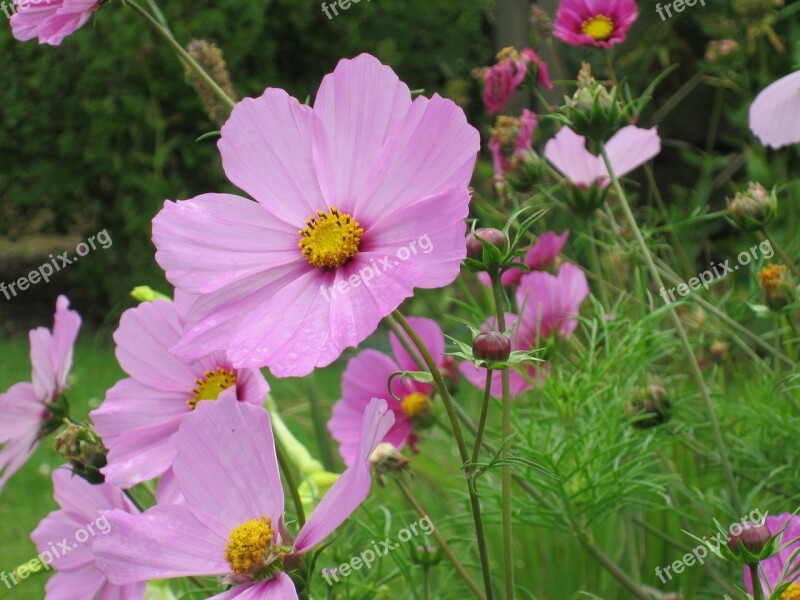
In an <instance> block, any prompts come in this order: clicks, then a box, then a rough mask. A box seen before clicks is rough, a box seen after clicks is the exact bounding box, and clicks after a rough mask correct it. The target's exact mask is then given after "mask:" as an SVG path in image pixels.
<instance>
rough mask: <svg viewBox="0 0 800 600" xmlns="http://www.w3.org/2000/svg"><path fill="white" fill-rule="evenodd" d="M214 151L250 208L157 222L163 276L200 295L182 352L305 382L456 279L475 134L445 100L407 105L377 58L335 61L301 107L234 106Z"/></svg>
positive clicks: (194, 206) (217, 203) (208, 205)
mask: <svg viewBox="0 0 800 600" xmlns="http://www.w3.org/2000/svg"><path fill="white" fill-rule="evenodd" d="M218 146H219V150H220V152H221V154H222V162H223V167H224V168H225V172H226V175H227V176H228V178H229V179H230V180H231V181H232V182H233V183H234V184H236V185H238V186H239V187H241V188H242V189H244V190H245V191H247V192H248V193H250V195H251V196H253V197H254V198H255V199H256V202H252V201H250V200H247V199H245V198H242V197H240V196H234V195H231V194H205V195H202V196H198V197H197V198H194V199H191V200H185V201H179V202H171V201H167V202H166V203H165V204H164V208H163V209H162V210H161V212H160V213H159V214H158V215H157V216H156V217H155V219H154V221H153V240H154V243H155V245H156V247H157V248H158V252H157V253H156V260H157V261H158V263H159V264H160V265H161V267H162V268H163V269H164V270H165V271H166V274H167V279H169V280H170V282H171V283H173V284H174V285H175V286H176V287H177V288H178V289H180V290H182V291H185V292H187V293H191V294H198V295H200V298H199V299H198V301H197V302H196V303H195V304H193V305H192V307H191V308H190V310H189V314H188V316H187V320H186V331H185V333H184V336H183V338H182V339H181V341H180V342H179V343H178V344H177V345H176V346H175V347H174V348H173V349H172V350H173V351H174V352H176V353H177V354H178V355H180V356H182V357H184V358H186V359H188V360H196V359H198V358H201V357H203V356H207V355H209V354H211V353H213V352H217V351H225V352H227V354H228V357H229V358H230V360H231V363H232V366H233V367H235V368H243V367H262V366H267V367H269V368H270V370H271V371H272V373H273V374H274V375H276V376H278V377H287V376H302V375H307V374H308V373H310V372H311V371H312V370H313V369H314V368H315V367H323V366H326V365H329V364H330V363H331V362H333V361H334V360H335V359H337V358H338V357H339V356H340V355H341V353H342V352H343V351H344V349H345V348H348V347H351V346H356V345H358V344H359V343H361V342H362V341H363V340H364V339H365V338H366V337H367V336H368V335H370V334H371V333H372V332H373V331H375V329H376V328H377V326H378V323H379V322H380V321H381V319H383V318H384V317H385V316H387V315H389V314H391V312H392V311H393V310H395V309H396V308H397V307H398V306H399V305H400V303H401V302H403V300H405V299H406V298H408V297H410V296H412V295H413V293H414V288H438V287H442V286H445V285H448V284H449V283H451V282H452V281H453V280H454V279H455V278H456V277H457V276H458V274H459V272H460V268H461V262H462V261H463V259H464V257H465V255H466V245H465V243H464V236H465V233H466V226H465V223H464V219H465V218H466V216H467V214H468V212H469V201H470V192H469V190H468V189H467V185H468V183H469V181H470V178H471V177H472V171H473V167H474V165H475V159H476V157H477V153H478V150H479V148H480V136H479V135H478V131H477V130H476V129H475V128H474V127H472V126H471V125H470V124H469V123H467V119H466V117H465V115H464V112H463V111H462V110H461V109H460V108H459V107H457V106H456V105H455V104H453V102H452V101H450V100H446V99H444V98H441V97H440V96H438V95H434V96H433V98H425V97H423V96H419V97H417V98H415V99H414V100H413V102H412V99H411V92H410V90H409V89H408V86H406V85H405V84H404V83H402V82H401V81H400V80H399V79H398V77H397V75H395V73H394V72H393V71H392V70H391V69H390V68H389V67H386V66H384V65H382V64H381V63H380V62H379V61H378V60H377V59H376V58H375V57H373V56H370V55H367V54H362V55H361V56H358V57H357V58H355V59H353V60H342V61H340V62H339V64H338V65H337V67H336V69H335V70H334V72H333V73H332V74H330V75H328V76H326V77H325V79H324V80H323V82H322V85H321V86H320V89H319V91H318V93H317V97H316V100H315V102H314V105H313V107H310V106H306V105H304V104H301V103H300V102H299V101H297V100H296V99H294V98H291V97H290V96H289V95H288V94H287V93H286V92H284V91H283V90H279V89H275V88H269V89H267V90H266V91H265V92H264V94H263V95H262V96H261V97H260V98H256V99H253V98H247V99H245V100H242V101H241V102H239V103H238V104H237V105H236V107H235V108H234V109H233V112H232V114H231V117H230V119H228V121H227V122H226V123H225V126H224V127H223V128H222V137H221V139H220V141H219V144H218ZM421 247H424V248H426V250H421ZM198 256H202V260H198V258H197V257H198ZM387 261H388V264H389V265H390V267H388V268H391V273H388V274H386V275H383V272H384V270H385V269H386V267H381V265H382V264H386V262H387Z"/></svg>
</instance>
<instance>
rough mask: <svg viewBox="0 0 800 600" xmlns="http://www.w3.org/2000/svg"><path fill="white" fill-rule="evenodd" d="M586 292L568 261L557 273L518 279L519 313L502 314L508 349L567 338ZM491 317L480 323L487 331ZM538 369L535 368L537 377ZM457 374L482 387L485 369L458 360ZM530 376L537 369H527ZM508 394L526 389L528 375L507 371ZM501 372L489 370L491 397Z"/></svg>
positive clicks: (491, 326) (497, 389)
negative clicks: (508, 340)
mask: <svg viewBox="0 0 800 600" xmlns="http://www.w3.org/2000/svg"><path fill="white" fill-rule="evenodd" d="M588 295H589V284H588V282H587V281H586V275H584V273H583V271H582V270H581V269H580V268H579V267H576V266H575V265H573V264H571V263H564V264H563V265H561V268H560V269H559V270H558V274H557V275H551V274H550V273H546V272H544V271H532V272H530V273H526V274H524V275H523V276H522V277H521V278H520V282H519V287H518V288H517V293H516V301H517V309H518V311H519V314H518V315H516V314H507V315H506V328H507V329H510V330H511V348H512V350H532V349H534V348H539V347H541V346H542V340H544V339H546V338H548V337H550V336H553V335H558V336H559V337H561V338H567V337H569V336H570V335H572V333H573V332H574V331H575V328H576V327H577V326H578V320H577V317H578V314H579V313H580V306H581V304H582V303H583V301H584V300H585V299H586V296H588ZM494 323H495V321H494V319H490V321H489V322H488V323H487V324H486V325H485V326H484V329H486V330H487V331H496V330H497V327H496V326H495V325H494ZM542 371H543V370H542V369H541V368H540V369H539V370H538V374H539V376H541V374H542ZM461 373H462V375H464V377H465V378H466V379H467V380H468V381H469V382H470V383H472V384H473V385H475V386H476V387H478V388H479V389H483V388H484V386H485V385H486V369H484V368H483V367H477V366H475V365H474V364H472V363H466V362H464V363H462V364H461ZM528 375H529V376H530V377H531V378H533V377H535V376H536V375H537V370H536V369H534V368H533V367H529V368H528ZM510 382H511V395H512V396H516V395H518V394H520V393H522V392H523V391H525V390H527V389H529V388H530V383H529V381H528V378H526V377H524V376H523V375H522V374H520V373H517V372H516V371H511V374H510ZM501 392H502V389H501V373H500V371H494V372H493V373H492V385H491V394H492V396H494V397H496V398H499V397H500V396H501V395H502V393H501Z"/></svg>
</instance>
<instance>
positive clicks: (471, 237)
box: [467, 227, 508, 260]
mask: <svg viewBox="0 0 800 600" xmlns="http://www.w3.org/2000/svg"><path fill="white" fill-rule="evenodd" d="M478 238H480V239H478ZM481 239H482V240H485V241H487V242H489V243H490V244H492V245H494V246H497V248H499V249H500V251H501V252H504V251H505V249H506V242H507V241H508V240H507V239H506V236H505V234H504V233H503V232H502V231H500V230H499V229H495V228H493V227H483V228H481V229H476V230H475V231H473V232H471V233H470V234H468V235H467V256H468V257H469V258H472V259H474V260H482V259H483V244H482V243H481Z"/></svg>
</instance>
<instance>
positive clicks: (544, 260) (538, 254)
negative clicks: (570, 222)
mask: <svg viewBox="0 0 800 600" xmlns="http://www.w3.org/2000/svg"><path fill="white" fill-rule="evenodd" d="M568 237H569V229H565V230H564V231H562V232H561V233H560V234H557V233H556V232H555V231H545V232H544V233H543V234H542V235H540V236H539V239H538V240H536V243H535V244H534V245H533V246H531V248H530V249H529V250H528V252H527V253H526V254H525V258H524V259H523V262H524V263H525V264H526V265H527V267H528V268H529V269H530V270H531V271H546V270H547V269H548V268H549V267H550V266H551V265H552V264H553V263H554V262H555V260H556V258H558V255H559V254H561V250H563V249H564V245H565V244H566V243H567V238H568ZM523 275H524V273H523V272H522V270H520V269H509V270H508V271H506V272H505V273H503V274H502V275H501V276H500V283H502V284H503V286H505V287H509V286H512V285H517V284H518V283H519V281H520V279H521V278H522V276H523ZM478 279H479V280H480V281H481V283H483V284H484V285H491V284H492V282H491V280H490V279H489V275H488V274H486V273H479V274H478Z"/></svg>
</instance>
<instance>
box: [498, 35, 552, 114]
mask: <svg viewBox="0 0 800 600" xmlns="http://www.w3.org/2000/svg"><path fill="white" fill-rule="evenodd" d="M534 68H535V69H537V80H538V81H539V83H541V84H542V85H543V86H545V87H546V88H547V89H549V90H551V89H553V84H552V83H551V81H550V73H549V71H548V70H547V63H545V62H544V61H543V60H542V59H540V58H539V55H538V54H536V52H535V51H534V50H533V49H532V48H524V49H523V50H522V51H521V52H517V50H516V49H515V48H512V47H508V48H504V49H503V50H501V51H500V52H499V53H498V54H497V63H496V64H494V65H492V66H491V67H488V68H487V69H485V70H484V71H483V79H484V84H485V88H484V91H483V103H484V105H485V106H486V110H487V112H488V113H489V114H490V115H492V114H494V113H497V112H500V111H501V110H503V109H504V108H505V106H506V104H508V101H509V100H511V98H512V96H513V95H514V93H515V92H516V91H517V88H519V86H520V85H522V82H523V81H525V77H526V75H527V74H528V70H529V69H534Z"/></svg>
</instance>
